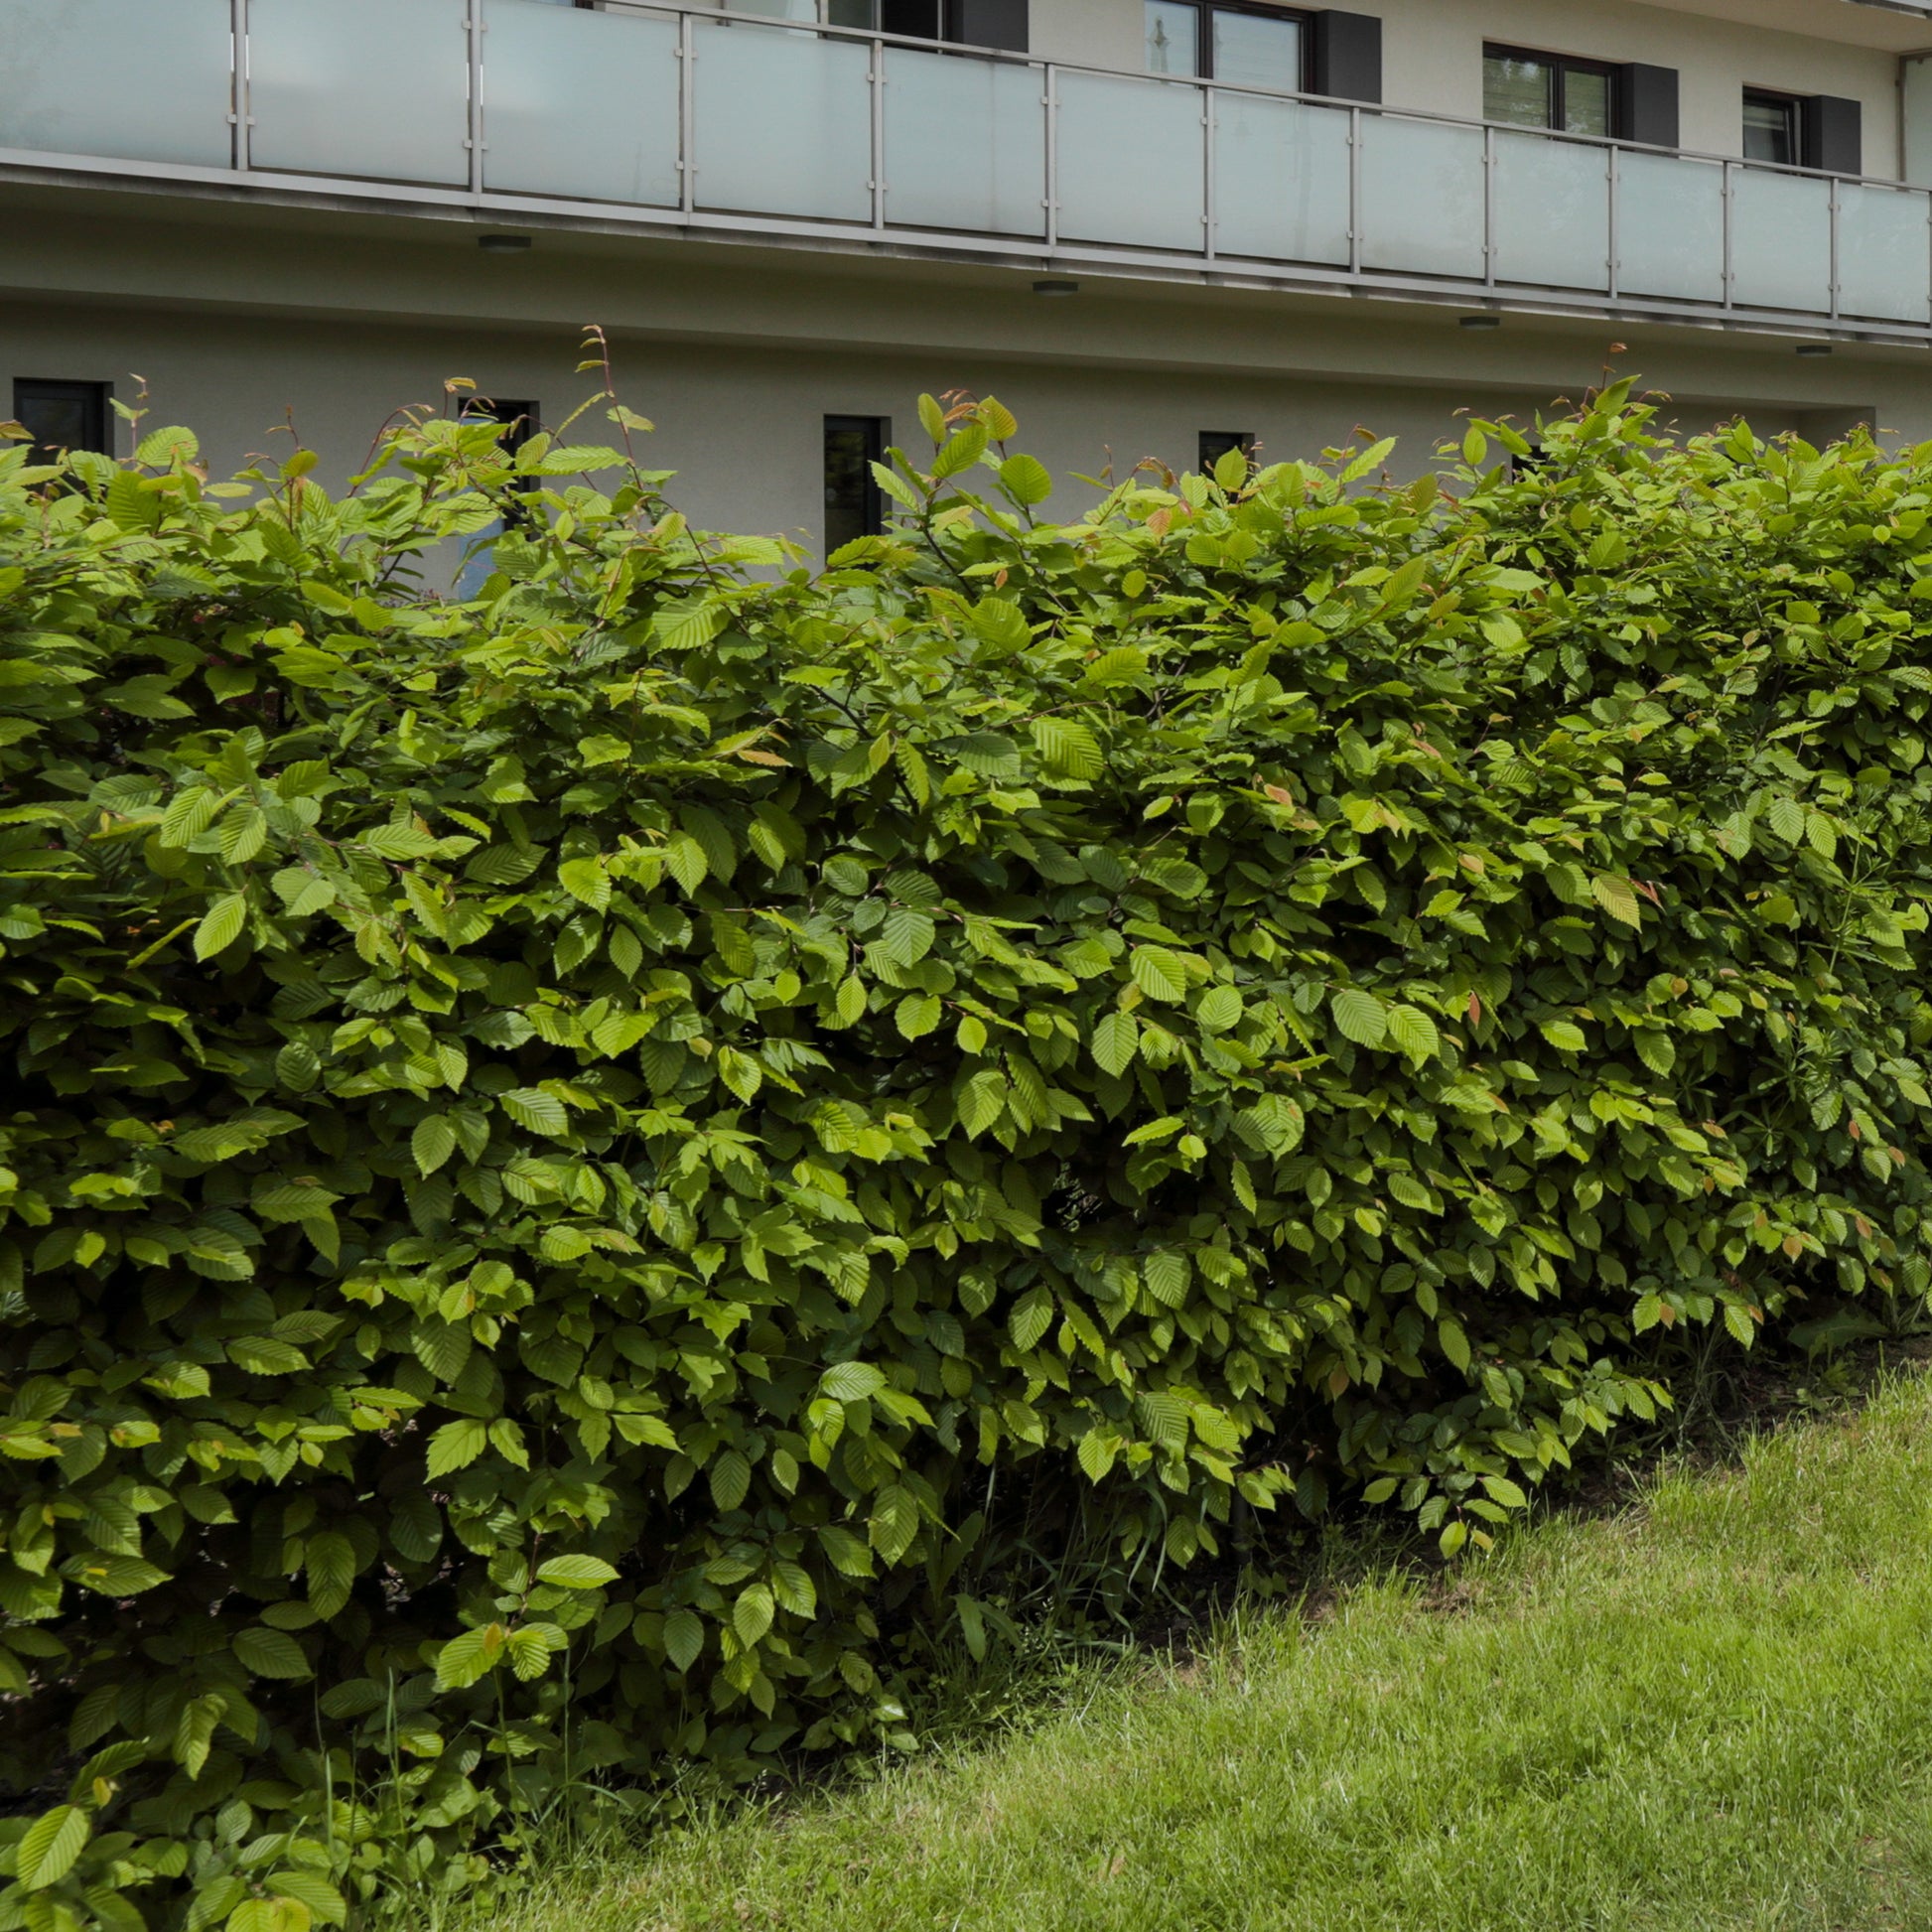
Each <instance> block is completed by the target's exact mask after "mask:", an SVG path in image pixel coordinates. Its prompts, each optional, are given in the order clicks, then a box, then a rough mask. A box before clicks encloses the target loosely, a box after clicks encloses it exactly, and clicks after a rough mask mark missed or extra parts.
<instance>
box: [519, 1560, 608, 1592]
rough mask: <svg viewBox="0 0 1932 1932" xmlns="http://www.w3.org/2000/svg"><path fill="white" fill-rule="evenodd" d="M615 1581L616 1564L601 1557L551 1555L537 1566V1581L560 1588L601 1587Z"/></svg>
mask: <svg viewBox="0 0 1932 1932" xmlns="http://www.w3.org/2000/svg"><path fill="white" fill-rule="evenodd" d="M617 1581H618V1572H617V1568H616V1566H615V1565H613V1564H608V1563H606V1562H605V1561H604V1559H603V1558H602V1557H587V1556H583V1555H575V1556H567V1557H552V1558H550V1560H549V1561H548V1562H547V1563H542V1564H539V1565H538V1566H537V1582H538V1583H540V1584H555V1585H556V1586H557V1587H559V1588H560V1589H602V1588H603V1587H605V1586H606V1585H607V1584H615V1583H616V1582H617Z"/></svg>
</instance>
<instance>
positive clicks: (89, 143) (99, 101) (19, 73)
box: [0, 0, 233, 168]
mask: <svg viewBox="0 0 1932 1932" xmlns="http://www.w3.org/2000/svg"><path fill="white" fill-rule="evenodd" d="M229 26H230V20H229V12H228V0H0V148H25V149H28V150H30V151H31V152H34V153H38V154H97V155H102V156H111V157H112V158H113V159H115V160H118V161H159V162H174V163H177V164H179V165H183V166H187V167H193V168H226V167H228V166H230V165H231V163H232V161H233V135H232V133H231V131H230V129H229V126H228V113H229V109H230V106H231V103H232V97H233V96H232V88H231V83H230V75H229V64H228V35H229Z"/></svg>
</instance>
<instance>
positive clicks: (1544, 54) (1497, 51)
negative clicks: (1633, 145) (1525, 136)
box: [1482, 41, 1626, 141]
mask: <svg viewBox="0 0 1932 1932" xmlns="http://www.w3.org/2000/svg"><path fill="white" fill-rule="evenodd" d="M1482 58H1483V61H1484V62H1485V63H1487V62H1489V61H1534V62H1535V63H1536V64H1537V65H1538V66H1539V67H1546V68H1549V69H1553V71H1554V72H1555V74H1556V84H1555V86H1554V87H1553V89H1552V90H1551V99H1550V112H1551V114H1552V115H1553V116H1554V117H1555V118H1554V119H1553V120H1552V121H1551V122H1550V123H1549V124H1548V126H1547V128H1546V130H1545V131H1546V132H1547V133H1550V134H1568V133H1570V129H1569V128H1567V127H1565V126H1564V122H1565V120H1566V119H1567V118H1568V114H1567V111H1566V109H1567V105H1568V103H1567V102H1566V100H1565V98H1564V87H1565V83H1566V81H1567V79H1568V76H1569V75H1570V74H1571V73H1573V72H1574V73H1594V74H1600V75H1601V76H1602V77H1603V79H1604V80H1606V81H1607V82H1608V83H1609V85H1608V89H1607V91H1608V94H1609V102H1610V132H1609V136H1608V138H1609V139H1610V140H1612V141H1620V140H1622V139H1623V138H1624V137H1623V128H1624V113H1625V105H1626V103H1625V101H1624V82H1623V69H1622V67H1621V65H1620V64H1619V63H1618V62H1615V61H1588V60H1585V59H1584V58H1583V56H1582V55H1572V54H1552V53H1551V52H1550V51H1549V50H1548V49H1547V48H1540V47H1512V46H1509V45H1507V44H1505V43H1504V42H1501V41H1484V42H1483V44H1482ZM1484 105H1485V106H1486V105H1487V103H1486V102H1485V103H1484ZM1488 118H1489V117H1488V115H1487V114H1485V115H1484V116H1483V119H1484V120H1487V119H1488ZM1496 125H1497V126H1498V127H1521V126H1523V125H1524V124H1523V123H1522V122H1520V121H1498V122H1497V123H1496ZM1577 138H1578V139H1580V140H1595V139H1598V138H1601V137H1598V136H1595V135H1580V136H1578V137H1577Z"/></svg>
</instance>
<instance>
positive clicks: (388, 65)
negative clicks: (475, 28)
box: [248, 0, 470, 188]
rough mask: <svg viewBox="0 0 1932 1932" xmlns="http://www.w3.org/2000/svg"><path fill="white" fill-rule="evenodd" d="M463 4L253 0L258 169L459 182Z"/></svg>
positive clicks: (466, 124) (465, 81)
mask: <svg viewBox="0 0 1932 1932" xmlns="http://www.w3.org/2000/svg"><path fill="white" fill-rule="evenodd" d="M464 18H465V8H464V0H251V3H250V5H249V8H248V101H249V112H250V113H251V114H253V116H254V117H255V129H254V138H253V141H252V143H251V146H250V154H251V156H252V159H253V161H254V164H255V166H256V167H257V168H285V169H288V170H289V171H290V172H292V173H297V174H311V175H353V176H360V177H363V178H365V179H367V180H370V181H423V182H440V183H442V184H444V185H446V186H452V187H458V188H461V187H465V186H467V185H468V183H469V180H470V156H469V151H468V150H467V149H466V147H465V146H464V143H465V141H466V140H467V139H468V137H469V131H470V108H469V96H470V36H469V34H468V33H467V32H466V30H465V27H464Z"/></svg>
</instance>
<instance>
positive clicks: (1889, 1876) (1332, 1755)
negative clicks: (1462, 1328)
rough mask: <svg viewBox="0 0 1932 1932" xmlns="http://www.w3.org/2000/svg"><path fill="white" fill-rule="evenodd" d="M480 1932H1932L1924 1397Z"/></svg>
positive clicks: (1930, 1576) (1356, 1591)
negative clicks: (1806, 1931)
mask: <svg viewBox="0 0 1932 1932" xmlns="http://www.w3.org/2000/svg"><path fill="white" fill-rule="evenodd" d="M1089 1688H1090V1690H1091V1693H1092V1694H1091V1695H1090V1696H1088V1697H1086V1698H1084V1699H1080V1700H1076V1701H1074V1702H1073V1703H1071V1704H1069V1705H1067V1706H1066V1707H1065V1708H1063V1709H1061V1710H1059V1711H1057V1712H1056V1713H1055V1714H1053V1715H1051V1716H1050V1717H1048V1718H1047V1719H1046V1720H1045V1721H1044V1722H1043V1723H1040V1724H1039V1725H1035V1726H1033V1727H1031V1728H1029V1729H1028V1730H1026V1731H1025V1732H1022V1733H1016V1734H1013V1735H1009V1736H1007V1737H1005V1738H1004V1739H1001V1740H998V1741H995V1742H993V1743H991V1744H987V1743H984V1742H982V1743H981V1744H980V1745H979V1746H978V1747H975V1748H961V1749H958V1750H953V1751H940V1752H935V1753H933V1754H930V1755H928V1756H925V1757H922V1758H918V1759H914V1760H912V1761H910V1762H909V1763H908V1764H906V1765H905V1766H904V1767H903V1768H900V1769H895V1770H894V1771H892V1772H891V1773H890V1774H888V1775H887V1776H885V1777H883V1778H882V1779H881V1780H879V1781H877V1782H875V1783H871V1784H866V1785H859V1786H852V1787H847V1788H845V1789H844V1790H842V1791H841V1792H840V1793H838V1794H836V1795H833V1796H830V1797H823V1796H820V1797H812V1798H806V1799H801V1800H799V1801H797V1802H796V1803H795V1804H794V1805H792V1806H790V1807H788V1808H785V1809H779V1810H772V1811H765V1812H752V1813H744V1814H741V1815H739V1816H737V1817H736V1818H733V1819H730V1820H727V1821H724V1822H722V1823H721V1824H719V1825H718V1826H717V1827H715V1828H714V1829H710V1830H707V1831H701V1832H695V1833H691V1834H688V1835H684V1836H680V1837H677V1838H674V1839H668V1840H664V1841H661V1842H660V1843H659V1844H658V1845H657V1846H656V1847H655V1848H654V1849H653V1850H651V1851H648V1852H646V1853H640V1854H631V1855H629V1856H627V1857H621V1856H616V1855H610V1856H606V1857H604V1858H602V1859H599V1860H590V1861H586V1862H584V1863H581V1864H580V1865H578V1866H575V1867H572V1868H566V1869H560V1870H558V1871H556V1872H554V1873H551V1874H549V1875H548V1876H547V1878H546V1880H545V1881H544V1882H543V1883H541V1884H538V1885H536V1886H534V1887H532V1889H531V1890H530V1891H528V1892H527V1893H525V1894H524V1895H523V1897H522V1898H521V1900H520V1902H519V1901H513V1902H512V1903H511V1904H510V1906H509V1907H508V1908H503V1907H501V1906H500V1905H499V1906H497V1907H493V1908H492V1909H491V1910H490V1911H489V1913H488V1915H487V1917H486V1918H485V1919H482V1920H479V1921H478V1926H479V1928H480V1929H481V1927H483V1926H484V1925H486V1926H487V1927H488V1932H659V1928H663V1929H664V1932H670V1929H671V1928H677V1932H684V1929H685V1928H694V1929H695V1928H699V1927H720V1928H727V1929H728V1932H738V1929H739V1928H741V1927H744V1926H751V1927H760V1928H762V1927H782V1928H787V1932H808V1929H810V1932H817V1929H818V1928H823V1929H824V1932H834V1928H836V1932H888V1928H893V1929H894V1932H897V1928H900V1927H903V1928H907V1932H911V1928H919V1932H925V1928H934V1929H935V1932H950V1928H954V1927H957V1928H960V1932H1009V1928H1010V1929H1011V1932H1060V1929H1061V1928H1066V1929H1067V1932H1073V1929H1074V1928H1095V1929H1096V1932H1099V1929H1101V1928H1104V1929H1105V1932H1155V1929H1156V1928H1170V1927H1172V1928H1174V1929H1175V1932H1180V1928H1186V1932H1209V1929H1210V1928H1211V1929H1212V1932H1232V1929H1233V1928H1244V1929H1246V1928H1252V1932H1300V1929H1301V1928H1308V1929H1309V1932H1352V1928H1371V1927H1372V1928H1376V1932H1437V1928H1440V1929H1441V1932H1487V1929H1488V1928H1496V1929H1497V1932H1501V1928H1505V1927H1507V1928H1511V1932H1516V1929H1517V1928H1522V1932H1704V1929H1705V1928H1737V1932H1746V1928H1748V1932H1773V1929H1774V1928H1775V1929H1776V1932H1786V1929H1787V1928H1818V1932H1827V1929H1828V1928H1829V1932H1889V1929H1890V1928H1898V1932H1915V1929H1917V1928H1926V1927H1932V1777H1929V1776H1928V1770H1929V1769H1932V1379H1924V1378H1916V1377H1915V1378H1911V1379H1906V1380H1900V1381H1898V1382H1895V1383H1892V1384H1891V1385H1889V1386H1888V1387H1886V1388H1884V1389H1883V1390H1882V1391H1881V1392H1880V1393H1879V1394H1878V1395H1877V1396H1876V1397H1875V1398H1874V1400H1873V1401H1872V1402H1871V1403H1870V1404H1869V1406H1867V1407H1865V1408H1863V1410H1861V1411H1859V1412H1858V1413H1856V1414H1854V1415H1851V1416H1849V1417H1840V1418H1835V1419H1833V1420H1830V1421H1826V1422H1821V1423H1813V1424H1806V1425H1803V1426H1800V1427H1796V1428H1792V1429H1790V1430H1788V1431H1785V1432H1783V1433H1781V1434H1779V1435H1777V1436H1774V1437H1771V1438H1768V1439H1764V1440H1760V1441H1758V1442H1757V1443H1755V1444H1753V1445H1752V1446H1751V1447H1749V1448H1748V1449H1746V1451H1745V1452H1744V1454H1743V1457H1742V1460H1741V1464H1740V1465H1737V1466H1732V1467H1727V1468H1723V1469H1719V1470H1717V1471H1715V1472H1704V1473H1698V1474H1676V1475H1670V1476H1666V1477H1664V1478H1662V1479H1660V1480H1658V1481H1657V1482H1655V1483H1654V1484H1653V1485H1652V1486H1651V1488H1650V1489H1649V1490H1648V1491H1647V1493H1646V1495H1645V1497H1644V1500H1643V1502H1642V1505H1641V1507H1637V1508H1633V1509H1631V1510H1629V1511H1627V1512H1625V1513H1623V1514H1621V1515H1618V1516H1615V1517H1611V1518H1606V1519H1601V1520H1595V1521H1587V1522H1572V1521H1554V1522H1548V1523H1544V1524H1542V1525H1540V1526H1538V1527H1536V1528H1535V1529H1533V1530H1530V1531H1528V1532H1525V1533H1523V1534H1521V1535H1520V1536H1519V1537H1518V1538H1517V1539H1516V1541H1515V1542H1514V1543H1513V1545H1512V1546H1510V1547H1509V1548H1507V1549H1506V1550H1505V1551H1503V1552H1502V1553H1501V1554H1500V1555H1499V1556H1498V1557H1496V1558H1494V1559H1492V1560H1490V1561H1489V1562H1487V1563H1486V1564H1481V1565H1478V1566H1475V1567H1473V1568H1471V1569H1469V1570H1468V1571H1466V1572H1464V1573H1462V1575H1461V1577H1460V1578H1459V1580H1456V1581H1453V1582H1436V1583H1418V1582H1414V1581H1409V1582H1403V1581H1384V1582H1377V1583H1371V1584H1369V1585H1366V1586H1361V1587H1354V1588H1352V1589H1350V1590H1348V1591H1346V1592H1344V1593H1343V1595H1342V1596H1341V1597H1340V1598H1339V1599H1338V1600H1337V1601H1335V1602H1334V1603H1333V1604H1332V1605H1331V1606H1330V1607H1329V1608H1327V1609H1326V1610H1325V1612H1324V1613H1322V1614H1320V1615H1319V1616H1314V1617H1309V1616H1302V1615H1297V1614H1295V1613H1293V1612H1292V1611H1286V1610H1283V1611H1275V1612H1268V1613H1261V1614H1257V1615H1254V1616H1251V1617H1249V1618H1248V1619H1246V1620H1245V1621H1244V1623H1243V1624H1242V1626H1241V1627H1240V1628H1239V1629H1238V1630H1235V1631H1232V1632H1230V1633H1229V1634H1227V1635H1226V1636H1224V1637H1223V1638H1222V1639H1221V1640H1220V1641H1219V1642H1218V1643H1216V1644H1215V1645H1213V1646H1211V1647H1210V1648H1209V1650H1208V1652H1207V1654H1205V1655H1204V1656H1203V1657H1201V1658H1200V1659H1198V1660H1197V1661H1194V1662H1192V1663H1190V1664H1188V1665H1186V1666H1185V1667H1181V1668H1176V1667H1173V1666H1167V1667H1163V1666H1158V1665H1155V1664H1151V1663H1148V1662H1146V1661H1142V1662H1140V1663H1138V1664H1135V1665H1132V1666H1129V1667H1125V1668H1117V1669H1115V1670H1114V1671H1113V1672H1112V1673H1110V1674H1109V1675H1108V1676H1107V1677H1106V1678H1105V1679H1104V1680H1102V1679H1096V1680H1095V1681H1094V1682H1093V1683H1092V1684H1091V1686H1090V1687H1089Z"/></svg>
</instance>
